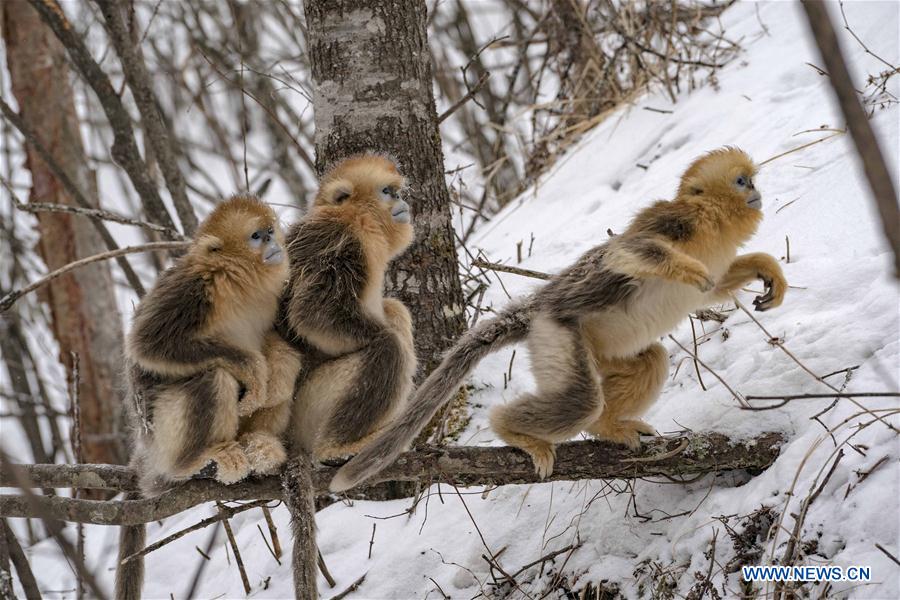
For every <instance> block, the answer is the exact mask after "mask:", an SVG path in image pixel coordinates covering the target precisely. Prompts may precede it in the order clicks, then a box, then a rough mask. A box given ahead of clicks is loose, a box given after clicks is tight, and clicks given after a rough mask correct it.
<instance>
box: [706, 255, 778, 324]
mask: <svg viewBox="0 0 900 600" xmlns="http://www.w3.org/2000/svg"><path fill="white" fill-rule="evenodd" d="M754 279H760V280H762V282H763V285H765V288H766V291H765V292H764V293H763V295H761V296H757V297H756V298H755V299H754V300H753V304H754V305H755V307H756V310H759V311H764V310H769V309H770V308H775V307H777V306H781V303H782V302H783V301H784V294H785V292H787V286H788V284H787V280H786V279H785V278H784V273H783V272H782V270H781V265H779V264H778V261H776V260H775V259H774V258H773V257H772V256H770V255H768V254H765V253H763V252H754V253H752V254H744V255H742V256H739V257H737V258H736V259H735V260H734V262H732V263H731V266H729V267H728V271H727V272H726V273H725V275H723V276H722V278H721V279H720V280H719V283H718V284H716V288H715V289H714V290H713V291H712V292H711V294H710V296H711V298H710V300H711V301H712V302H723V301H725V300H727V299H728V296H729V294H731V293H732V292H734V291H735V290H737V289H740V288H741V287H743V286H744V285H745V284H747V283H749V282H751V281H753V280H754Z"/></svg>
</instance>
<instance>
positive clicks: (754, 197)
mask: <svg viewBox="0 0 900 600" xmlns="http://www.w3.org/2000/svg"><path fill="white" fill-rule="evenodd" d="M753 175H754V174H753V173H749V172H742V173H741V174H739V175H738V176H737V177H735V178H734V181H733V182H732V185H733V186H734V189H735V191H736V192H737V193H738V194H739V195H741V196H743V198H744V201H745V202H746V204H747V206H749V207H750V208H753V209H755V210H762V195H760V193H759V190H757V189H756V186H755V185H754V184H753Z"/></svg>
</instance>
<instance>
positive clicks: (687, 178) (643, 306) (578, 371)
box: [331, 148, 787, 491]
mask: <svg viewBox="0 0 900 600" xmlns="http://www.w3.org/2000/svg"><path fill="white" fill-rule="evenodd" d="M756 171H757V168H756V166H755V165H754V164H753V161H752V160H751V159H750V157H749V156H747V154H745V153H744V152H743V151H741V150H738V149H736V148H723V149H719V150H715V151H713V152H710V153H709V154H706V155H704V156H702V157H700V158H698V159H697V160H695V161H694V162H693V163H692V164H691V165H690V167H689V168H688V170H687V171H686V172H685V173H684V175H683V176H682V178H681V182H680V185H679V187H678V192H677V195H676V197H675V199H674V200H672V201H660V202H656V203H655V204H653V205H651V206H650V207H648V208H646V209H644V210H642V211H641V212H640V213H638V215H637V216H636V217H635V218H634V219H633V220H632V222H631V224H630V225H629V227H628V228H627V229H626V230H625V231H624V232H623V233H622V234H621V235H618V236H616V237H614V238H612V239H611V240H609V241H608V242H606V243H605V244H603V245H600V246H597V247H595V248H593V249H591V250H588V251H587V252H586V253H585V254H584V255H583V256H582V257H581V258H579V259H578V261H576V262H575V264H574V265H572V266H570V267H568V268H567V269H565V270H564V271H563V272H561V273H559V274H558V275H556V276H554V277H553V278H552V279H551V280H550V281H549V282H548V283H547V284H546V285H544V286H543V287H542V288H540V289H539V290H538V291H537V292H535V293H534V294H533V295H531V296H530V297H528V298H526V299H525V300H524V301H522V302H520V303H518V304H516V305H514V306H512V307H509V308H507V309H506V310H505V311H504V312H502V313H501V314H500V315H499V316H498V317H496V318H494V319H491V320H489V321H486V322H482V323H480V324H479V325H478V326H476V327H474V328H473V329H471V330H470V331H468V332H467V333H466V334H465V335H463V337H462V338H460V340H459V341H458V342H457V343H456V345H455V346H454V347H453V348H452V349H451V350H450V351H449V353H448V354H447V355H446V357H445V358H444V360H443V361H442V363H441V364H440V366H439V367H438V368H437V369H436V370H435V371H434V372H432V373H431V375H430V376H429V377H428V378H427V379H426V380H425V382H424V383H423V384H422V385H421V387H420V388H419V389H418V391H417V392H416V394H415V395H414V396H413V398H412V400H411V401H410V403H409V407H408V409H407V411H406V412H405V414H404V415H403V416H402V417H401V418H399V419H397V420H396V421H395V422H394V423H392V425H391V426H390V427H388V428H387V429H386V430H385V431H383V432H382V433H380V434H379V435H378V436H377V437H376V438H375V439H374V440H373V442H372V443H371V444H370V445H368V446H367V447H365V448H364V449H363V450H362V452H360V453H359V454H358V455H357V456H356V457H354V458H353V459H352V460H351V461H350V462H348V463H347V464H346V465H344V466H343V467H342V468H341V469H340V470H339V471H338V473H337V475H336V476H335V477H334V479H333V480H332V482H331V489H332V490H333V491H342V490H346V489H349V488H351V487H353V486H354V485H356V484H358V483H359V482H361V481H362V480H364V479H366V478H367V477H370V476H371V475H373V474H374V473H376V472H378V471H379V470H380V469H382V468H383V467H385V466H386V465H388V464H390V463H391V462H392V461H393V460H394V459H395V458H396V457H397V455H398V454H399V453H400V452H402V451H403V450H404V449H405V448H406V447H407V446H408V445H409V444H410V443H411V442H412V440H413V439H414V438H415V436H416V434H417V433H418V432H419V430H420V429H421V428H422V427H423V426H424V425H425V424H426V423H427V422H428V421H429V420H430V419H431V417H432V416H433V415H434V413H435V412H436V411H437V410H438V409H439V408H440V407H441V406H442V405H443V404H444V403H446V401H447V400H448V399H449V398H450V397H451V396H452V394H453V392H454V391H455V390H456V389H457V388H458V387H459V385H460V384H461V383H462V381H463V379H464V378H465V376H466V375H467V374H468V373H469V371H471V369H472V368H473V367H474V366H475V365H476V364H477V363H478V362H479V361H480V360H481V359H482V358H483V357H485V356H486V355H488V354H490V353H491V352H495V351H496V350H498V349H500V348H502V347H504V346H507V345H509V344H512V343H514V342H518V341H521V340H526V343H527V344H528V348H529V351H530V356H531V367H532V371H533V373H534V377H535V381H536V387H537V390H536V391H535V392H534V393H531V394H525V395H523V396H521V397H519V398H517V399H516V400H514V401H512V402H510V403H508V404H506V405H503V406H498V407H496V408H495V409H494V410H493V411H492V413H491V415H490V421H491V426H492V428H493V429H494V431H496V432H497V434H498V435H499V436H500V437H501V438H502V439H503V440H504V441H505V442H507V443H508V444H511V445H513V446H517V447H519V448H521V449H522V450H524V451H526V452H528V454H529V455H530V456H531V457H532V459H533V461H534V465H535V469H536V471H537V473H538V474H539V475H540V476H541V477H546V476H547V475H549V474H550V473H552V471H553V462H554V458H555V445H556V444H557V443H559V442H561V441H564V440H566V439H568V438H571V437H572V436H574V435H576V434H578V433H579V432H582V431H586V432H588V433H591V434H593V435H595V436H597V437H599V438H603V439H607V440H612V441H615V442H620V443H625V444H628V445H629V446H632V447H634V446H637V445H638V444H639V435H640V434H641V433H655V431H654V430H653V428H652V427H651V426H649V425H648V424H646V423H644V422H643V421H641V420H640V416H641V415H642V414H643V413H644V412H645V411H646V410H647V409H648V408H649V407H650V406H651V405H652V404H653V402H654V401H655V400H656V398H657V396H658V394H659V392H660V390H661V388H662V385H663V382H664V381H665V377H666V374H667V370H668V364H667V357H666V352H665V350H664V349H663V346H662V345H660V344H659V343H658V342H657V340H658V339H659V337H660V336H662V335H664V334H665V333H666V332H668V331H670V330H671V329H672V328H674V327H675V326H676V325H677V324H678V323H679V322H680V321H681V320H683V319H684V318H685V317H686V316H687V315H688V314H689V313H690V312H691V311H693V310H696V309H698V308H700V307H703V306H707V305H710V304H714V303H717V302H722V301H725V300H726V299H727V298H728V297H729V294H730V293H731V292H733V291H735V290H737V289H738V288H740V287H741V286H743V285H744V284H746V283H747V282H749V281H751V280H754V279H761V280H762V281H763V283H764V285H765V288H766V289H765V292H764V293H763V294H762V295H761V296H759V297H757V298H756V299H755V300H754V305H755V307H756V310H761V311H762V310H768V309H770V308H774V307H777V306H779V305H780V304H781V303H782V301H783V299H784V294H785V291H786V289H787V282H786V281H785V278H784V275H783V274H782V272H781V268H780V266H779V265H778V263H777V261H776V260H775V259H774V258H772V257H771V256H769V255H767V254H762V253H754V254H746V255H743V256H739V257H737V258H735V256H736V254H737V250H738V248H739V247H740V246H741V245H743V244H744V243H745V242H746V241H747V240H749V239H750V237H751V236H752V235H753V234H754V233H755V231H756V229H757V226H758V224H759V222H760V220H761V219H762V211H761V208H762V199H761V196H760V193H759V191H758V190H756V188H755V186H754V183H753V177H754V175H755V174H756Z"/></svg>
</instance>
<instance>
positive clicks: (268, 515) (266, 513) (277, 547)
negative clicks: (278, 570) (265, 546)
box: [262, 505, 281, 560]
mask: <svg viewBox="0 0 900 600" xmlns="http://www.w3.org/2000/svg"><path fill="white" fill-rule="evenodd" d="M262 513H263V518H264V519H265V520H266V526H267V527H268V528H269V537H270V538H272V553H273V554H274V555H275V560H278V559H280V558H281V542H280V541H279V540H278V528H277V527H275V521H274V520H272V511H270V510H269V507H268V506H266V505H263V507H262Z"/></svg>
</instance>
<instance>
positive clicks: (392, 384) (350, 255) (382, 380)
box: [278, 154, 416, 459]
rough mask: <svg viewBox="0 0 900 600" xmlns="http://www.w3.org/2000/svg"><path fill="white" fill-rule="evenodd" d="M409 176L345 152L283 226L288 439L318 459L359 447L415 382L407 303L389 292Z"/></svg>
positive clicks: (404, 230) (405, 230)
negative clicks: (387, 277) (296, 371)
mask: <svg viewBox="0 0 900 600" xmlns="http://www.w3.org/2000/svg"><path fill="white" fill-rule="evenodd" d="M404 185H405V181H404V179H403V177H402V176H401V175H400V173H399V172H398V171H397V167H396V165H395V164H394V163H393V161H391V160H390V159H388V158H385V157H384V156H380V155H376V154H363V155H358V156H353V157H351V158H348V159H345V160H343V161H342V162H340V163H339V164H337V165H336V166H335V167H334V168H333V169H332V170H331V171H330V172H329V173H327V174H326V175H325V177H324V178H323V180H322V183H321V186H320V189H319V192H318V194H317V195H316V199H315V202H314V205H313V207H312V210H311V211H310V213H309V215H308V216H307V217H306V218H305V219H304V220H303V221H301V222H300V223H297V224H296V225H294V226H293V227H292V228H291V229H290V230H289V232H288V235H287V240H288V241H287V251H288V257H289V259H290V264H291V269H290V277H289V280H288V285H287V287H286V289H285V293H284V297H283V299H282V309H281V314H280V316H279V319H278V331H279V333H281V335H282V336H283V337H284V338H285V339H286V340H288V341H289V342H291V343H292V345H293V346H294V347H295V348H296V349H297V350H298V351H299V352H300V354H301V355H302V356H303V370H302V373H301V376H300V379H299V381H298V382H297V384H296V393H295V397H294V417H293V424H292V427H291V440H292V441H293V442H295V443H297V444H298V445H299V446H300V447H302V448H303V449H305V450H306V451H307V452H310V453H312V455H313V456H314V457H315V458H317V459H324V458H329V457H335V456H342V455H346V454H349V453H353V452H356V451H357V450H358V449H359V448H360V447H361V446H362V445H363V443H364V442H366V441H367V440H368V438H369V437H370V436H371V435H372V434H373V433H374V432H376V431H377V430H378V429H379V428H381V427H383V426H384V425H385V424H386V423H387V422H388V421H389V420H390V419H391V418H393V416H394V415H396V414H397V413H398V411H399V410H401V409H402V407H403V405H404V404H405V402H406V400H407V397H408V395H409V393H410V391H411V389H412V378H413V375H414V374H415V370H416V356H415V350H414V348H413V338H412V321H411V320H410V315H409V311H408V310H407V309H406V307H405V306H404V305H403V304H402V303H401V302H400V301H398V300H395V299H392V298H385V297H384V295H383V294H384V274H385V270H386V269H387V267H388V263H389V262H390V261H391V259H393V258H394V257H396V256H397V255H399V254H400V253H401V252H403V250H405V249H406V248H407V247H408V246H409V244H410V243H411V241H412V239H413V227H412V225H411V224H410V221H411V216H410V207H409V205H408V204H407V203H406V202H404V201H403V200H402V199H401V198H400V193H401V191H402V189H403V187H404Z"/></svg>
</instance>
